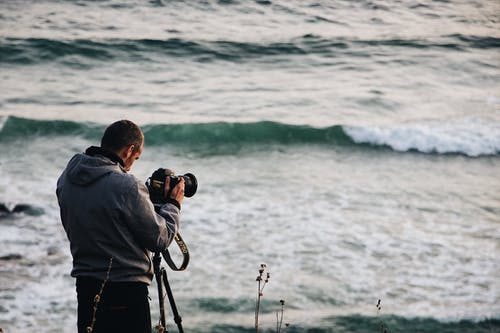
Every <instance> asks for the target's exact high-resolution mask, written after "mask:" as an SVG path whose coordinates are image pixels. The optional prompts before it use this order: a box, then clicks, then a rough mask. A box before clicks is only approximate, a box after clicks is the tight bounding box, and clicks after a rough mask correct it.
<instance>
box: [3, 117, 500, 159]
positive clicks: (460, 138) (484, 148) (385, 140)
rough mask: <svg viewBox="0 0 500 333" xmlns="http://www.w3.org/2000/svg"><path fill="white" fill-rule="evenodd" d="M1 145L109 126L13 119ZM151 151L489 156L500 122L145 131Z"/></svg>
mask: <svg viewBox="0 0 500 333" xmlns="http://www.w3.org/2000/svg"><path fill="white" fill-rule="evenodd" d="M1 123H3V126H1V127H0V144H2V143H3V142H9V141H12V140H31V139H32V138H33V137H37V136H38V137H44V136H80V137H83V138H86V139H89V140H92V141H97V140H99V139H100V136H101V135H102V133H103V131H104V126H103V125H100V124H94V123H78V122H73V121H66V120H34V119H25V118H18V117H13V116H9V117H6V119H3V120H2V119H0V124H1ZM142 129H143V132H144V135H145V138H146V142H147V144H148V145H151V146H161V145H165V144H175V145H176V146H178V147H187V149H190V147H198V148H199V147H202V148H203V147H224V146H239V147H243V146H255V145H260V146H266V145H304V144H314V145H323V146H327V147H352V148H353V149H354V148H357V149H380V148H385V149H391V150H393V151H397V152H420V153H427V154H462V155H466V156H471V157H476V156H488V155H490V156H491V155H498V154H499V153H500V123H499V122H495V121H488V120H487V119H463V120H460V121H454V122H448V123H420V124H411V125H404V126H387V127H362V126H345V125H334V126H330V127H324V128H316V127H312V126H309V125H290V124H283V123H278V122H272V121H260V122H253V123H229V122H212V123H184V124H168V125H167V124H155V125H144V126H142Z"/></svg>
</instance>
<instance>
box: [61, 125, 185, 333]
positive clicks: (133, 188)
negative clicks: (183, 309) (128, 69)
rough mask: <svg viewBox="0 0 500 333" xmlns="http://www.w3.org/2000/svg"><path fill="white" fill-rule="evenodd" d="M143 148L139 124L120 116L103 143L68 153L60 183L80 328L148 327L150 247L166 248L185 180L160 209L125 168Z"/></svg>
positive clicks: (104, 330) (118, 329) (106, 331)
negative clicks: (68, 159)
mask: <svg viewBox="0 0 500 333" xmlns="http://www.w3.org/2000/svg"><path fill="white" fill-rule="evenodd" d="M143 146H144V135H143V133H142V131H141V129H140V128H139V127H138V126H137V125H136V124H134V123H133V122H131V121H128V120H121V121H117V122H115V123H113V124H111V125H110V126H109V127H107V128H106V130H105V132H104V135H103V137H102V140H101V146H100V147H90V148H88V149H87V150H86V152H85V153H84V154H76V155H75V156H73V158H72V159H71V160H70V161H69V163H68V165H67V167H66V169H65V170H64V171H63V173H62V175H61V176H60V178H59V180H58V181H57V190H56V193H57V198H58V201H59V206H60V212H61V220H62V224H63V227H64V230H65V231H66V234H67V236H68V239H69V242H70V248H71V254H72V256H73V270H72V271H71V275H72V276H73V277H76V291H77V298H78V332H79V333H83V332H88V331H92V332H94V333H99V332H101V333H111V332H120V333H123V332H134V333H142V332H144V333H146V332H147V333H150V332H151V318H150V310H149V301H148V285H149V284H150V283H151V280H152V276H153V268H152V263H151V258H150V251H153V252H158V251H163V250H164V249H166V248H167V246H168V245H169V244H170V243H171V241H172V240H173V238H174V236H175V233H176V232H177V229H178V227H179V218H180V204H181V203H182V200H183V198H184V180H183V179H182V180H181V181H180V182H179V184H177V185H176V186H175V187H174V189H173V190H172V192H171V194H170V196H169V197H168V198H165V202H166V204H164V205H162V206H161V208H160V209H159V214H157V213H156V212H155V209H154V206H153V204H152V203H151V201H150V199H149V194H148V190H147V188H146V186H145V185H144V183H143V182H141V181H139V180H138V179H136V178H135V177H134V176H132V175H130V174H128V173H127V172H128V171H129V170H130V168H131V167H132V164H133V163H134V162H135V161H136V160H137V159H138V158H139V156H140V155H141V153H142V150H143ZM165 193H169V179H168V178H167V182H166V184H165ZM96 295H99V297H96ZM94 306H96V307H97V309H96V310H94ZM89 328H90V329H89Z"/></svg>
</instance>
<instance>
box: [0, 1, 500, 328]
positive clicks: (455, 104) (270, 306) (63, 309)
mask: <svg viewBox="0 0 500 333" xmlns="http://www.w3.org/2000/svg"><path fill="white" fill-rule="evenodd" d="M499 51H500V2H498V1H497V0H482V1H465V0H463V1H462V0H434V1H432V0H420V1H416V0H402V1H382V0H359V1H347V0H338V1H322V0H316V1H314V0H301V1H299V0H289V1H284V0H255V1H251V0H219V1H215V0H206V1H202V0H199V1H174V0H171V1H167V0H153V1H134V0H128V1H127V0H124V1H118V0H102V1H81V0H74V1H56V0H51V1H49V0H41V1H30V0H25V1H18V0H4V1H1V3H0V77H1V80H0V174H1V176H2V177H0V244H2V246H0V328H2V329H3V331H4V332H5V333H11V332H20V331H26V330H36V331H37V332H63V333H65V332H74V331H75V330H76V292H75V287H74V283H75V282H74V279H73V278H72V277H70V275H69V273H70V270H71V265H72V262H71V255H70V252H69V243H68V241H67V238H66V236H65V233H64V230H63V228H62V226H61V222H60V218H59V208H58V204H57V200H56V197H55V184H56V180H57V178H58V176H59V174H60V173H61V172H62V170H63V169H64V167H65V165H66V163H67V161H68V160H69V159H70V158H71V157H72V156H73V155H74V154H76V153H79V152H82V151H84V150H85V149H86V148H87V147H88V146H91V145H98V144H99V140H100V137H101V135H102V133H103V131H104V128H105V127H106V126H107V125H108V124H110V123H111V122H113V121H115V120H118V119H124V118H126V119H130V120H132V121H134V122H136V123H138V124H139V125H140V126H141V127H142V129H143V131H144V133H145V140H146V141H145V150H144V153H143V155H142V156H141V158H140V159H139V160H138V161H137V162H136V163H135V164H134V166H133V168H132V170H131V173H133V174H134V175H135V176H136V177H137V178H139V179H143V180H144V181H146V179H147V178H148V177H149V176H150V175H151V173H152V172H153V171H154V170H155V169H157V168H159V167H167V168H171V169H174V170H175V171H176V172H177V173H178V174H183V173H186V172H191V173H193V174H195V175H196V177H197V178H198V182H199V188H198V192H197V193H196V195H195V196H193V197H192V198H186V199H185V200H184V202H183V208H182V222H181V223H182V224H181V229H180V232H181V234H182V236H183V238H184V240H185V241H186V243H187V246H188V248H189V250H190V254H191V262H190V264H189V266H188V268H187V270H185V271H182V272H174V271H170V270H168V276H169V280H170V283H171V286H172V289H173V293H174V297H175V299H176V302H177V307H178V309H179V313H180V314H181V316H182V318H183V326H184V329H185V330H186V331H187V332H200V333H202V332H221V333H228V332H254V331H255V329H254V309H255V301H256V297H257V282H256V277H257V275H258V269H259V267H260V265H261V264H263V263H265V264H266V265H267V270H268V271H269V272H270V274H271V276H270V280H269V284H268V285H266V288H265V290H264V295H263V297H262V304H261V309H260V315H259V328H260V331H261V332H276V331H277V329H276V325H277V319H276V318H277V317H276V315H277V313H278V314H280V313H281V312H280V311H281V305H280V300H285V306H284V312H283V315H284V320H283V322H284V323H285V322H286V323H289V326H288V327H287V328H286V329H285V332H311V333H312V332H321V333H326V332H383V330H384V329H385V330H387V332H429V333H430V332H500V228H499V226H500V52H499ZM172 252H173V255H174V258H175V259H176V260H179V259H180V255H179V251H178V249H176V245H175V244H173V245H172ZM150 296H151V298H152V300H151V308H152V318H153V325H155V324H156V323H157V322H158V316H159V310H158V304H157V295H156V285H155V283H154V282H153V284H152V285H151V287H150ZM378 300H380V304H381V308H380V309H379V308H378V307H377V302H378ZM169 309H170V308H169V306H168V302H167V319H168V322H169V327H168V328H169V330H172V331H174V332H175V331H177V330H176V327H175V324H173V316H172V314H171V312H170V311H169ZM382 325H383V327H382Z"/></svg>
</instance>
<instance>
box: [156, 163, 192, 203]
mask: <svg viewBox="0 0 500 333" xmlns="http://www.w3.org/2000/svg"><path fill="white" fill-rule="evenodd" d="M167 178H170V189H169V192H168V193H165V182H166V181H167ZM182 178H183V179H184V196H186V197H188V198H189V197H192V196H193V195H194V194H195V193H196V190H197V189H198V181H197V179H196V177H195V176H194V175H193V174H192V173H186V174H184V175H181V176H179V175H177V176H176V175H175V173H174V171H172V170H170V169H165V168H159V169H157V170H155V171H154V172H153V174H152V175H151V177H149V178H148V180H147V181H146V186H147V187H148V190H149V197H150V199H151V201H152V202H153V203H154V204H164V203H165V202H166V198H168V197H169V196H170V193H172V189H173V188H174V187H175V186H176V185H177V184H178V183H179V182H180V181H181V179H182Z"/></svg>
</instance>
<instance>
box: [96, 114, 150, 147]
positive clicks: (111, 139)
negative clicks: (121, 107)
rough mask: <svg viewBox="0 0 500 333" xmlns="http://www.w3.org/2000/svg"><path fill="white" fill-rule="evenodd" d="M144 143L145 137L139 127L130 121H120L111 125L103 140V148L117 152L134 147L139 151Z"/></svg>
mask: <svg viewBox="0 0 500 333" xmlns="http://www.w3.org/2000/svg"><path fill="white" fill-rule="evenodd" d="M143 141H144V135H143V134H142V131H141V129H140V127H139V126H137V125H136V124H134V123H133V122H131V121H130V120H119V121H117V122H114V123H112V124H111V125H109V126H108V127H107V128H106V130H105V131H104V135H103V136H102V139H101V147H102V148H104V149H107V150H111V151H113V152H117V151H119V150H120V149H122V148H123V147H128V146H130V145H134V151H137V150H138V149H139V147H140V146H141V145H142V143H143Z"/></svg>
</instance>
